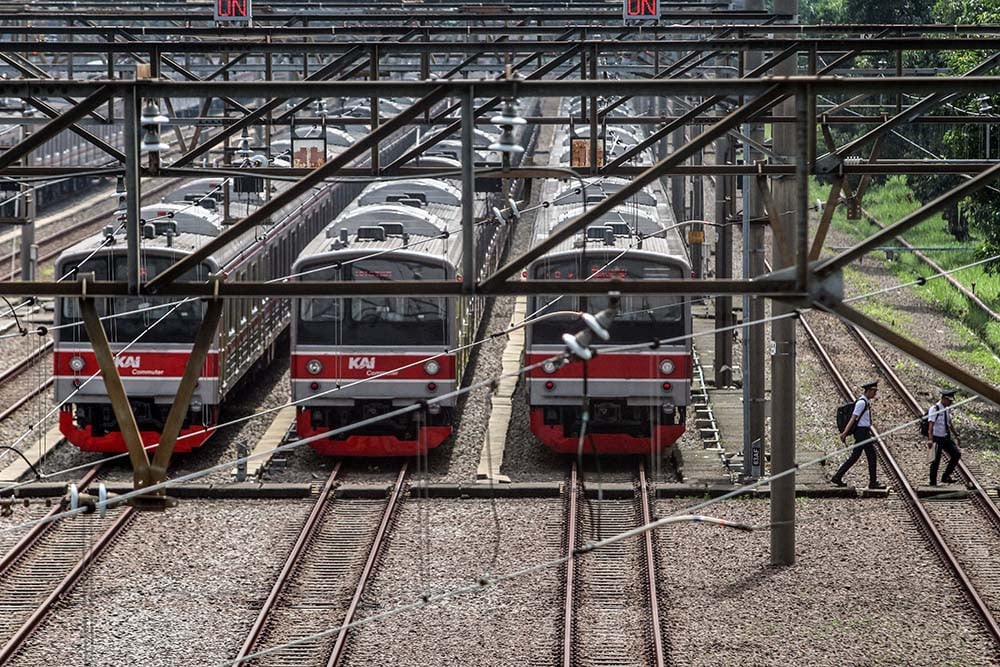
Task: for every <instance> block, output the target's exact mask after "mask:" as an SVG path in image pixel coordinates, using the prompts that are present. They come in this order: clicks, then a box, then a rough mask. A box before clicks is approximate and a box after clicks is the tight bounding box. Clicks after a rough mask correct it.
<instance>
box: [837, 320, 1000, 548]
mask: <svg viewBox="0 0 1000 667" xmlns="http://www.w3.org/2000/svg"><path fill="white" fill-rule="evenodd" d="M844 326H846V327H847V329H848V331H850V332H851V335H852V336H854V338H855V339H856V340H857V341H858V343H859V344H860V345H861V348H862V350H864V353H865V354H866V355H867V356H868V358H869V359H871V360H872V361H873V362H875V364H876V366H878V367H879V368H880V369H881V370H882V373H883V375H884V376H885V378H886V380H888V381H889V384H890V385H892V388H893V389H895V390H896V393H897V394H899V395H900V396H901V397H902V398H903V401H904V402H905V403H906V406H907V407H908V408H909V410H910V413H911V414H912V415H913V416H914V417H921V416H923V414H924V409H923V408H922V407H921V406H920V403H918V402H917V399H916V397H915V396H914V395H913V393H912V392H911V391H910V390H909V389H908V388H907V387H906V386H905V385H904V384H903V381H902V380H901V379H900V378H899V376H898V375H896V372H895V371H893V370H892V367H891V366H890V365H889V364H888V363H886V361H885V359H884V358H883V357H882V355H881V354H880V353H879V351H878V350H876V349H875V346H874V345H872V342H871V341H870V340H869V339H868V337H867V336H865V334H864V332H862V331H861V330H860V329H858V328H857V327H856V326H854V325H852V324H848V323H846V322H845V323H844ZM958 472H959V474H960V475H962V477H964V478H965V484H966V487H969V486H971V487H972V488H973V490H974V491H975V493H974V494H973V496H972V497H973V502H975V504H976V506H977V507H979V509H980V510H982V512H983V513H984V514H985V515H986V518H987V519H989V520H990V523H992V524H993V526H994V527H996V528H997V530H998V531H1000V508H998V507H997V505H996V503H995V502H993V499H992V498H991V497H990V496H989V494H987V492H986V489H985V487H983V485H982V483H981V482H980V481H979V479H978V478H977V477H976V475H975V474H974V473H973V472H972V470H970V469H969V467H968V466H967V465H966V464H965V461H964V460H963V459H959V460H958Z"/></svg>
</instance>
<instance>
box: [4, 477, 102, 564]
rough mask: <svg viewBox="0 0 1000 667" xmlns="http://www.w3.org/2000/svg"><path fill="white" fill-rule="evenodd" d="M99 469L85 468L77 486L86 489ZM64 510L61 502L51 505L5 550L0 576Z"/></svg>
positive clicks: (49, 527)
mask: <svg viewBox="0 0 1000 667" xmlns="http://www.w3.org/2000/svg"><path fill="white" fill-rule="evenodd" d="M100 469H101V465H100V464H97V465H95V466H93V467H91V468H90V469H89V470H87V472H86V473H84V475H83V477H81V478H80V481H78V482H77V483H76V486H77V488H78V489H80V490H81V491H83V490H84V489H86V488H87V487H88V486H89V485H90V483H91V482H92V481H94V478H95V477H97V473H98V471H100ZM64 510H65V508H64V507H63V506H62V504H59V505H56V506H55V507H53V508H52V510H51V511H50V512H49V513H48V514H46V515H45V518H43V519H42V520H41V521H39V522H38V523H36V524H35V525H34V526H32V527H31V529H30V530H29V531H28V532H27V533H25V534H24V535H23V536H22V537H21V539H20V540H18V541H17V544H15V545H14V546H12V547H11V548H10V550H9V551H7V553H6V554H4V557H3V559H0V577H3V576H4V575H6V574H7V571H8V570H9V569H10V568H11V566H12V565H13V564H14V563H15V562H16V561H17V560H18V559H19V558H20V557H21V556H22V555H23V554H24V553H25V552H26V551H27V550H28V549H30V548H31V547H32V545H34V544H35V543H36V542H37V541H38V540H39V538H41V537H42V535H44V534H45V533H46V532H47V531H48V530H49V529H51V527H52V525H53V524H54V523H55V522H54V521H52V519H53V518H54V517H55V516H56V515H57V514H61V513H62V512H63V511H64Z"/></svg>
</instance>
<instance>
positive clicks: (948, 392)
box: [927, 389, 962, 486]
mask: <svg viewBox="0 0 1000 667" xmlns="http://www.w3.org/2000/svg"><path fill="white" fill-rule="evenodd" d="M954 401H955V390H954V389H942V390H941V400H940V401H938V402H937V403H935V404H934V405H932V406H931V407H930V410H928V411H927V424H928V428H927V440H928V444H927V446H928V447H934V448H935V449H934V460H933V461H931V486H937V471H938V466H939V465H940V464H941V452H942V451H943V452H946V453H947V454H948V458H949V461H948V467H946V468H945V469H944V475H943V476H942V477H941V483H942V484H955V483H957V482H958V480H957V479H955V478H954V477H952V475H953V474H954V472H955V466H957V465H958V460H959V459H960V458H962V450H961V449H959V448H958V445H959V444H960V443H961V442H962V439H961V438H959V437H958V433H957V432H956V431H955V427H954V426H953V425H952V423H951V410H950V409H949V408H950V407H951V404H952V403H953V402H954Z"/></svg>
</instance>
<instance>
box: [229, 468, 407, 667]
mask: <svg viewBox="0 0 1000 667" xmlns="http://www.w3.org/2000/svg"><path fill="white" fill-rule="evenodd" d="M339 472H340V464H338V465H336V466H335V467H334V470H333V472H332V473H331V474H330V477H329V478H328V479H327V481H326V484H325V485H324V486H323V489H322V491H321V492H320V494H319V498H318V499H317V501H316V504H315V505H314V507H313V509H312V512H311V513H310V514H309V517H308V518H307V519H306V522H305V524H304V525H303V526H302V530H301V531H300V532H299V536H298V539H297V540H296V541H295V545H294V546H293V547H292V550H291V552H290V553H289V555H288V558H287V559H286V561H285V564H284V567H283V568H282V569H281V572H280V574H279V575H278V579H277V581H275V583H274V586H273V587H272V589H271V592H270V594H269V595H268V597H267V600H266V601H265V602H264V605H263V606H262V607H261V609H260V612H259V614H258V616H257V620H256V621H255V622H254V624H253V627H252V628H251V630H250V632H249V634H248V636H247V638H246V641H245V642H244V644H243V647H242V648H241V649H240V651H239V653H238V654H237V656H236V657H235V658H234V661H233V664H234V665H237V664H247V665H254V666H262V665H275V666H282V667H285V666H287V667H292V666H299V665H310V666H312V665H319V664H325V665H327V666H328V667H334V666H335V665H338V664H340V662H341V660H342V659H343V657H344V651H345V649H346V647H347V637H348V633H349V630H341V631H340V632H338V633H336V634H331V635H329V636H326V637H323V638H320V639H316V640H312V641H308V642H303V643H300V644H297V645H295V646H289V647H286V648H282V649H280V650H278V651H276V652H274V653H270V654H268V655H265V656H260V657H259V658H254V659H251V660H247V661H244V660H245V658H246V656H248V655H251V654H253V653H256V652H258V651H262V650H266V649H267V648H268V647H271V646H278V645H283V644H287V643H289V642H293V641H295V640H297V639H302V638H304V637H307V636H310V635H313V634H316V633H319V632H322V631H324V630H328V629H329V628H332V627H337V626H346V625H348V624H350V623H351V622H352V621H353V620H354V618H355V614H356V612H357V609H358V605H359V603H360V602H361V596H362V594H363V593H364V591H365V588H366V586H367V584H368V581H369V579H370V578H371V576H372V574H373V572H374V570H375V564H376V562H377V560H378V558H379V556H380V554H381V552H382V546H383V544H384V543H385V540H386V537H387V535H388V533H389V525H390V522H391V520H392V517H393V516H394V515H395V513H396V510H397V509H398V508H399V506H400V504H401V500H402V496H403V493H404V491H405V489H406V480H407V478H408V475H409V465H408V464H406V463H404V464H403V465H402V466H401V468H400V470H399V473H398V474H397V476H396V479H395V482H394V484H393V486H392V488H391V489H390V491H389V493H388V494H387V497H386V498H384V499H378V500H368V499H335V498H334V497H333V493H332V492H333V488H334V485H335V483H336V482H338V481H339V480H338V474H339ZM241 661H244V662H241Z"/></svg>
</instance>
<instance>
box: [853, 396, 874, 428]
mask: <svg viewBox="0 0 1000 667" xmlns="http://www.w3.org/2000/svg"><path fill="white" fill-rule="evenodd" d="M866 408H867V409H866ZM851 414H853V415H854V416H855V417H857V418H858V419H857V421H855V422H854V425H855V426H857V427H858V428H871V426H872V409H871V404H870V403H869V401H868V398H867V397H865V396H862V397H861V398H859V399H858V400H857V401H855V403H854V412H852V413H851Z"/></svg>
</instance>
